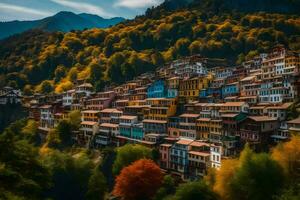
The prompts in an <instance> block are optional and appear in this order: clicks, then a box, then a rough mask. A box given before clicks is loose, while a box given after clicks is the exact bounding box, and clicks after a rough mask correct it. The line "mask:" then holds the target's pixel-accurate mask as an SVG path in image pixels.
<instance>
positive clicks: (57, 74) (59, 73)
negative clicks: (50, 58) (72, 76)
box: [54, 65, 66, 82]
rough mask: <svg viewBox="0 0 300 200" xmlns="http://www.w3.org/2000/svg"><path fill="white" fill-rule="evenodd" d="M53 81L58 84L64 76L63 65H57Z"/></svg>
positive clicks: (64, 69)
mask: <svg viewBox="0 0 300 200" xmlns="http://www.w3.org/2000/svg"><path fill="white" fill-rule="evenodd" d="M54 76H55V78H54V80H55V82H59V81H60V80H61V79H62V78H63V77H65V76H66V68H65V66H63V65H58V66H57V68H56V69H55V71H54Z"/></svg>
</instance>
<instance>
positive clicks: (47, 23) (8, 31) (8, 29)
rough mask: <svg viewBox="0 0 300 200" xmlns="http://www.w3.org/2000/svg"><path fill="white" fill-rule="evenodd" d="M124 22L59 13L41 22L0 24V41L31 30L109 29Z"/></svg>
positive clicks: (86, 15) (89, 15)
mask: <svg viewBox="0 0 300 200" xmlns="http://www.w3.org/2000/svg"><path fill="white" fill-rule="evenodd" d="M124 20H125V19H124V18H121V17H116V18H111V19H104V18H102V17H99V16H97V15H91V14H86V13H82V14H74V13H72V12H59V13H57V14H56V15H53V16H51V17H47V18H44V19H41V20H34V21H12V22H0V29H1V32H0V39H3V38H6V37H8V36H11V35H13V34H17V33H22V32H24V31H27V30H29V29H41V30H44V31H63V32H68V31H71V30H83V29H86V28H87V29H88V28H107V27H109V26H112V25H115V24H118V23H120V22H122V21H124Z"/></svg>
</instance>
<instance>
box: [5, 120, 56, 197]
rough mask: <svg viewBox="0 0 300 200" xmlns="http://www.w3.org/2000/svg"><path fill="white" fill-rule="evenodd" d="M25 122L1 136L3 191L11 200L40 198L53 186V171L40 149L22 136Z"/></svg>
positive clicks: (17, 124)
mask: <svg viewBox="0 0 300 200" xmlns="http://www.w3.org/2000/svg"><path fill="white" fill-rule="evenodd" d="M20 125H21V126H20ZM24 125H25V123H24V122H18V123H15V124H13V125H12V126H10V127H8V128H7V129H6V130H5V131H4V132H3V133H2V134H1V135H0V191H2V192H3V193H2V192H1V193H2V194H3V195H4V196H6V197H5V198H8V199H10V198H11V199H22V198H21V197H23V198H24V199H41V198H42V196H43V191H44V189H47V188H49V187H50V184H49V183H50V173H49V170H48V169H47V168H46V167H45V166H44V165H43V164H42V162H41V161H40V159H39V154H38V149H37V148H36V147H34V146H32V145H31V144H29V143H28V142H27V141H26V140H23V139H20V138H19V137H20V135H19V134H21V133H20V132H21V129H22V127H23V126H24ZM0 197H1V195H0ZM1 198H2V197H1ZM3 198H4V197H3Z"/></svg>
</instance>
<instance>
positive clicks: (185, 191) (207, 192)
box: [172, 181, 218, 200]
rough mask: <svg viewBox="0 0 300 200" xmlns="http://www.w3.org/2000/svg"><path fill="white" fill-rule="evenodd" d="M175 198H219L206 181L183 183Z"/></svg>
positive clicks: (177, 199) (178, 199) (179, 199)
mask: <svg viewBox="0 0 300 200" xmlns="http://www.w3.org/2000/svg"><path fill="white" fill-rule="evenodd" d="M172 199H173V200H194V199H201V200H217V199H218V198H217V195H216V193H214V192H213V191H212V190H211V189H210V188H209V187H208V185H207V184H206V183H205V182H204V181H199V182H188V183H184V184H181V185H180V186H179V187H178V188H177V190H176V193H175V195H174V196H173V198H172Z"/></svg>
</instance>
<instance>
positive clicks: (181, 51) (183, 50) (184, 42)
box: [175, 38, 190, 56]
mask: <svg viewBox="0 0 300 200" xmlns="http://www.w3.org/2000/svg"><path fill="white" fill-rule="evenodd" d="M189 45H190V40H189V39H187V38H181V39H179V40H177V42H176V44H175V48H176V51H177V54H178V55H180V56H187V55H189V54H190V50H189Z"/></svg>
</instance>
